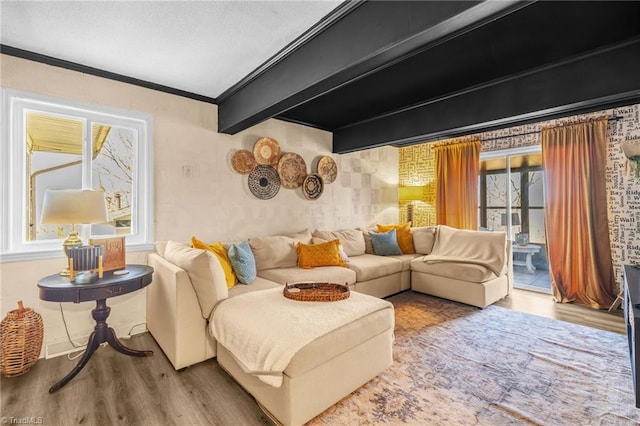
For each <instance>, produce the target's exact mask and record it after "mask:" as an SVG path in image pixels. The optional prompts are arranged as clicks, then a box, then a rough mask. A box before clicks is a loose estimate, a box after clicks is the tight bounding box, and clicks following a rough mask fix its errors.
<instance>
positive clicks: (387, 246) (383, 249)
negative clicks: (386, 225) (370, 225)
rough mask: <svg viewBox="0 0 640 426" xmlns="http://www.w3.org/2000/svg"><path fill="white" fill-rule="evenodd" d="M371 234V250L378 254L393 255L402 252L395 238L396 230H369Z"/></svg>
mask: <svg viewBox="0 0 640 426" xmlns="http://www.w3.org/2000/svg"><path fill="white" fill-rule="evenodd" d="M369 235H370V236H371V244H372V245H373V251H374V253H375V254H377V255H378V256H393V255H398V254H402V250H400V246H398V240H397V239H396V230H395V229H392V230H391V231H389V232H369Z"/></svg>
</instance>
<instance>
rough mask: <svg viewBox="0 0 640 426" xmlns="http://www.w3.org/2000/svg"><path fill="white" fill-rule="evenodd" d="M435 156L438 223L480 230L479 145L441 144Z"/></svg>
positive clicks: (474, 143) (471, 143) (472, 143)
mask: <svg viewBox="0 0 640 426" xmlns="http://www.w3.org/2000/svg"><path fill="white" fill-rule="evenodd" d="M434 154H435V160H436V182H437V185H436V220H437V223H438V224H441V225H448V226H452V227H454V228H459V229H478V169H479V167H480V141H479V140H474V141H468V142H458V143H447V144H439V145H436V146H435V147H434Z"/></svg>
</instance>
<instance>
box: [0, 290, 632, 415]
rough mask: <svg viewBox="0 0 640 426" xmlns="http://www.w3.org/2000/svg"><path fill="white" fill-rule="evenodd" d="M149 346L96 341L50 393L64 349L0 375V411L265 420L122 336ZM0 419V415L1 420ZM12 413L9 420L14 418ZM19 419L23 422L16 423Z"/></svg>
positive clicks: (618, 317)
mask: <svg viewBox="0 0 640 426" xmlns="http://www.w3.org/2000/svg"><path fill="white" fill-rule="evenodd" d="M496 305H498V306H502V307H505V308H509V309H514V310H518V311H523V312H528V313H531V314H535V315H541V316H546V317H550V318H556V319H560V320H563V321H568V322H574V323H578V324H582V325H587V326H591V327H596V328H600V329H604V330H609V331H614V332H619V333H624V332H625V330H624V321H623V318H622V311H621V310H617V311H616V312H615V313H613V314H610V313H608V312H606V311H604V312H603V311H595V310H593V309H589V308H585V307H581V306H575V305H562V304H556V303H554V302H553V300H552V298H551V296H550V295H545V294H541V293H535V292H530V291H525V290H515V291H514V292H513V294H512V295H511V296H509V297H508V298H506V299H504V300H502V301H500V302H498V303H497V304H496ZM124 343H125V344H126V345H127V346H130V347H131V348H134V349H139V350H145V349H151V350H153V351H154V352H155V354H154V355H153V356H152V357H149V358H135V357H128V356H124V355H122V354H120V353H117V352H116V351H114V350H112V349H111V348H108V347H101V348H99V349H98V350H97V351H96V353H95V354H94V356H93V357H92V358H91V360H90V361H89V363H88V364H87V365H86V367H85V368H84V370H82V371H81V372H80V374H78V376H76V377H75V378H74V379H73V380H72V381H71V382H69V384H67V385H66V386H65V387H63V388H62V389H61V390H59V391H58V392H56V393H54V394H49V393H48V389H49V387H50V386H51V385H53V384H54V383H55V382H57V381H58V380H59V379H61V378H62V377H63V376H64V375H65V374H67V373H68V372H69V371H70V370H71V368H72V367H73V366H74V365H75V364H76V360H73V361H71V360H69V359H67V357H66V356H61V357H58V358H53V359H47V360H45V359H41V360H39V361H38V362H37V363H36V365H35V366H34V367H33V368H32V370H31V371H29V372H28V373H26V374H24V375H22V376H19V377H14V378H2V379H0V390H1V399H0V403H1V405H0V416H2V417H4V418H6V419H8V420H7V422H10V420H11V419H10V418H11V417H13V418H14V419H16V420H21V419H24V418H27V417H29V418H30V417H34V418H36V421H37V418H41V419H42V423H43V424H46V425H71V424H83V425H85V424H87V425H103V424H108V425H111V424H116V425H118V424H121V425H156V424H158V425H160V424H164V425H177V424H180V425H196V424H197V425H271V424H272V422H271V421H270V420H269V419H268V417H266V416H265V415H264V414H263V413H262V411H261V410H260V409H259V408H258V406H257V404H256V403H255V401H254V400H253V398H252V397H251V396H249V395H248V394H247V393H246V392H245V391H244V390H243V389H242V388H241V387H240V386H239V385H237V384H236V383H235V381H234V380H233V379H232V378H231V377H230V376H229V375H228V374H227V373H225V372H224V370H222V368H221V367H220V366H219V365H218V363H217V362H216V361H215V360H208V361H205V362H202V363H200V364H197V365H194V366H191V367H189V368H186V369H184V370H182V371H179V372H176V371H175V370H174V369H173V367H172V366H171V364H170V363H169V361H168V360H167V358H166V357H165V356H164V354H163V353H162V351H161V350H160V348H159V347H158V346H157V344H156V343H155V341H154V340H153V338H152V337H151V335H150V334H149V333H144V334H140V335H137V336H134V337H132V338H131V339H129V340H125V341H124ZM0 420H1V419H0ZM16 420H14V421H13V423H19V421H16ZM23 423H24V422H23Z"/></svg>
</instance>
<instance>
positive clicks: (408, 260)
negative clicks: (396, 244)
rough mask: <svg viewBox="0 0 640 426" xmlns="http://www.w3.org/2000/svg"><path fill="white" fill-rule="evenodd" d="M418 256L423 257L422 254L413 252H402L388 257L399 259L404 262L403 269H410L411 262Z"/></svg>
mask: <svg viewBox="0 0 640 426" xmlns="http://www.w3.org/2000/svg"><path fill="white" fill-rule="evenodd" d="M416 257H422V255H419V254H416V253H413V254H401V255H398V256H387V258H389V259H397V260H399V261H400V262H401V263H402V270H403V271H408V270H410V269H411V262H412V261H413V259H415V258H416Z"/></svg>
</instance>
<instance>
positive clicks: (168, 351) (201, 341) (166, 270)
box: [147, 253, 216, 370]
mask: <svg viewBox="0 0 640 426" xmlns="http://www.w3.org/2000/svg"><path fill="white" fill-rule="evenodd" d="M148 263H149V265H150V266H152V267H153V269H154V273H153V282H152V284H151V285H150V286H149V287H148V290H147V328H148V329H149V332H150V333H151V335H152V336H153V337H154V339H155V340H156V341H157V342H158V345H159V346H160V348H162V351H163V352H164V353H165V355H166V356H167V358H169V361H171V364H173V367H174V368H175V369H176V370H178V369H181V368H184V367H188V366H189V365H192V364H196V363H198V362H201V361H204V360H206V359H209V358H212V357H214V356H215V355H216V344H215V340H214V339H213V338H212V337H210V336H209V334H208V332H207V320H205V319H204V318H202V315H201V314H200V312H201V310H200V305H199V304H198V299H197V297H196V293H195V291H194V289H193V285H192V284H191V280H190V279H189V274H187V272H186V271H185V270H184V269H182V268H180V267H178V266H176V265H174V264H173V263H171V262H169V261H167V260H166V259H164V258H163V257H161V256H160V255H158V254H156V253H151V254H149V257H148Z"/></svg>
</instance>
